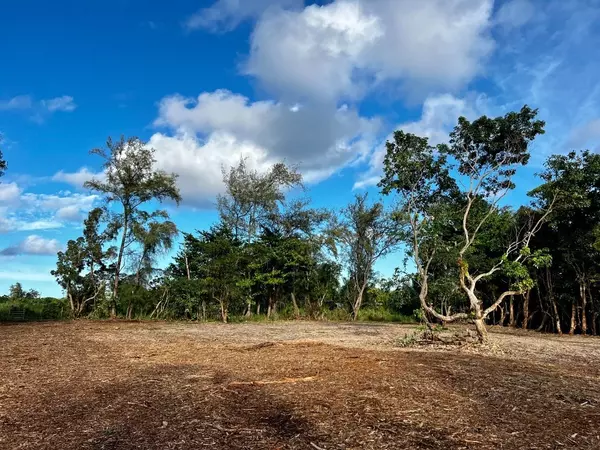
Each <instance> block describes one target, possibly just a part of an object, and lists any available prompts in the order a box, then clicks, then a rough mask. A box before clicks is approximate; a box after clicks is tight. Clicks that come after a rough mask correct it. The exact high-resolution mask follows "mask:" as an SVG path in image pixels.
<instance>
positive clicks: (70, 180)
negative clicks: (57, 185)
mask: <svg viewBox="0 0 600 450" xmlns="http://www.w3.org/2000/svg"><path fill="white" fill-rule="evenodd" d="M92 178H96V179H99V178H100V179H102V178H104V174H103V173H102V172H92V171H90V170H89V169H88V168H87V167H82V168H81V169H79V170H78V171H76V172H65V171H63V170H61V171H59V172H57V173H55V174H54V175H53V176H52V181H59V182H62V183H67V184H70V185H71V186H74V187H76V188H78V189H81V188H83V184H84V183H85V182H86V181H89V180H91V179H92Z"/></svg>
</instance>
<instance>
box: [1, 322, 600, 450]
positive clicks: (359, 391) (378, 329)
mask: <svg viewBox="0 0 600 450" xmlns="http://www.w3.org/2000/svg"><path fill="white" fill-rule="evenodd" d="M410 331H411V330H410V327H407V326H398V325H360V324H328V323H312V322H289V323H275V324H240V325H218V324H203V325H196V324H164V323H124V322H86V321H79V322H73V323H52V324H24V325H12V326H0V448H3V449H4V448H6V449H17V448H19V449H21V448H22V449H34V448H35V449H134V448H139V449H192V448H193V449H197V448H213V449H248V448H251V449H273V450H275V449H327V450H329V449H387V448H394V449H565V448H577V449H599V448H600V383H599V381H600V340H598V339H593V338H582V337H563V338H559V337H557V336H543V335H539V334H535V333H531V332H530V333H527V332H511V333H507V332H506V331H504V330H496V331H495V332H494V333H493V334H492V340H491V341H492V342H491V345H490V346H489V347H486V348H477V347H464V348H454V347H452V348H418V349H398V348H395V347H394V346H393V342H394V341H395V340H397V339H398V338H399V337H402V336H403V335H404V334H406V333H409V332H410Z"/></svg>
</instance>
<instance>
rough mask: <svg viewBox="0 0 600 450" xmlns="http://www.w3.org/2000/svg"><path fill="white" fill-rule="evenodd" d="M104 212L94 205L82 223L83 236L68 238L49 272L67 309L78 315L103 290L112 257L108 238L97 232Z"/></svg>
mask: <svg viewBox="0 0 600 450" xmlns="http://www.w3.org/2000/svg"><path fill="white" fill-rule="evenodd" d="M103 214H105V211H104V210H103V209H102V208H95V209H93V210H91V211H90V212H89V213H88V217H87V218H86V219H85V220H84V222H83V225H84V227H83V236H82V237H79V238H77V239H76V240H70V241H69V242H68V243H67V248H66V250H65V251H64V252H58V260H57V263H56V269H55V270H53V271H52V272H51V273H52V275H53V276H54V277H56V281H57V282H58V284H59V285H60V286H61V287H62V288H63V289H64V290H65V293H66V295H67V298H68V299H69V304H70V306H71V312H72V313H73V315H74V316H76V317H77V316H80V315H81V314H82V313H83V312H84V311H85V309H86V308H87V307H88V305H89V304H90V302H92V301H96V299H97V298H98V296H99V295H100V294H102V293H103V292H104V288H105V283H106V276H107V272H108V270H109V269H108V267H107V265H106V260H107V259H110V258H112V257H113V256H114V253H115V249H114V247H109V248H107V249H106V250H105V249H104V245H105V243H106V240H107V239H108V237H107V236H106V234H105V233H100V232H99V227H100V222H101V220H102V216H103Z"/></svg>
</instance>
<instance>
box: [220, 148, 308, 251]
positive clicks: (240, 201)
mask: <svg viewBox="0 0 600 450" xmlns="http://www.w3.org/2000/svg"><path fill="white" fill-rule="evenodd" d="M223 182H224V183H225V188H226V194H225V195H219V196H218V197H217V205H218V209H219V214H220V216H221V221H222V222H223V223H224V224H225V225H226V226H227V227H228V228H230V229H231V230H233V232H234V234H235V236H237V237H239V238H241V239H250V240H252V239H253V238H255V237H256V235H257V234H258V232H259V231H260V228H261V226H263V225H265V223H266V222H267V221H268V220H270V219H272V218H273V217H274V216H277V214H278V212H279V209H280V207H281V206H282V205H283V204H285V190H286V189H290V188H293V187H298V186H302V175H300V174H299V173H298V172H297V171H296V170H295V169H294V168H290V167H288V166H286V165H285V164H284V163H277V164H275V165H273V166H272V167H271V168H270V169H269V170H268V171H266V172H265V173H260V172H258V171H257V170H252V169H250V168H249V167H248V166H247V164H246V160H244V159H242V160H240V162H239V164H238V165H237V166H234V167H232V168H231V169H230V170H229V172H226V171H225V170H223Z"/></svg>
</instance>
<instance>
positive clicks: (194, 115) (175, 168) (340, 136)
mask: <svg viewBox="0 0 600 450" xmlns="http://www.w3.org/2000/svg"><path fill="white" fill-rule="evenodd" d="M155 124H156V125H158V126H166V127H168V128H170V129H171V130H172V131H173V132H174V136H172V137H170V136H167V135H165V134H162V133H157V134H155V135H154V136H153V137H152V138H151V139H150V142H149V145H151V146H152V147H154V148H155V149H156V150H157V154H156V157H157V161H158V166H159V167H160V168H161V169H165V170H167V171H172V172H175V173H178V174H179V180H178V182H179V184H180V186H181V188H182V193H183V198H184V201H185V202H188V203H193V204H204V203H206V202H207V201H208V199H210V198H211V197H214V194H215V193H218V192H220V190H221V189H222V183H221V178H222V175H221V166H225V167H227V166H231V165H232V164H235V163H236V162H238V161H239V160H240V158H242V157H245V158H248V160H249V163H250V164H255V165H256V167H257V168H260V167H265V168H266V167H268V166H270V165H271V164H273V163H275V162H278V161H281V160H284V161H286V162H287V163H289V164H292V165H295V166H297V167H298V169H299V170H300V171H301V172H302V173H303V174H304V176H305V179H306V181H308V182H315V181H319V180H321V179H323V178H325V177H327V176H329V175H330V174H331V173H333V172H335V171H336V170H337V169H339V168H341V167H343V166H345V165H347V164H350V163H352V162H353V161H355V160H356V159H359V158H361V157H362V156H364V155H365V154H366V153H367V152H368V147H369V145H368V143H370V142H371V141H372V140H373V137H374V135H375V133H376V131H377V129H378V125H379V123H378V121H377V120H376V119H371V118H364V117H361V116H360V115H359V114H358V112H357V111H356V110H355V109H353V108H350V107H348V106H342V107H336V106H334V105H333V104H331V103H329V104H328V103H311V104H305V105H292V106H290V105H286V104H284V103H276V102H272V101H259V102H250V100H249V99H248V98H246V97H243V96H240V95H237V94H233V93H231V92H229V91H225V90H220V91H216V92H212V93H203V94H201V95H200V96H198V98H196V99H188V98H183V97H181V96H171V97H166V98H164V99H163V100H162V101H161V103H160V107H159V117H158V118H157V120H156V122H155Z"/></svg>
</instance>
